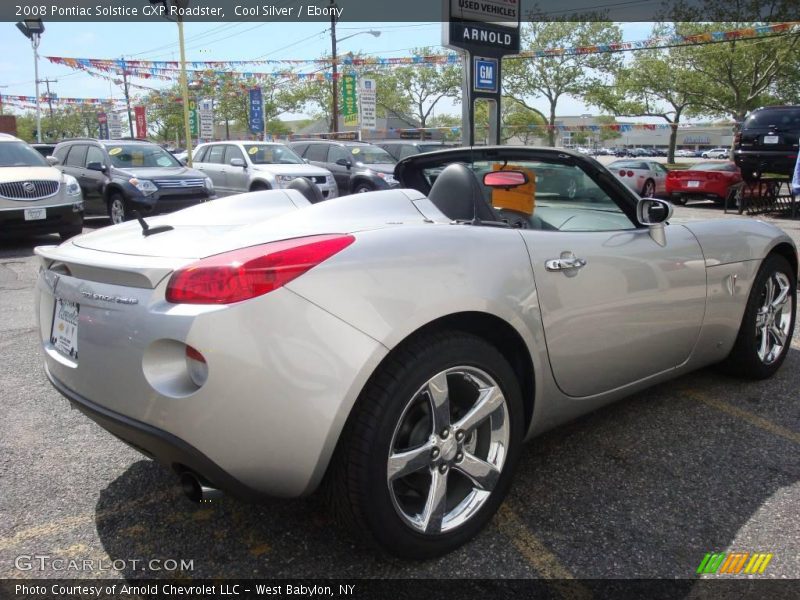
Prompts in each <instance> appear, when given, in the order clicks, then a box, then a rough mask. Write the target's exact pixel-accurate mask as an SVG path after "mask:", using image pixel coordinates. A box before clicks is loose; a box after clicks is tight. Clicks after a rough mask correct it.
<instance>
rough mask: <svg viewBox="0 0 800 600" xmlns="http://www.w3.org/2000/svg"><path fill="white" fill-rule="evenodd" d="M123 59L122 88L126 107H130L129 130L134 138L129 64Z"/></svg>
mask: <svg viewBox="0 0 800 600" xmlns="http://www.w3.org/2000/svg"><path fill="white" fill-rule="evenodd" d="M120 58H121V59H122V88H123V91H124V92H125V106H127V107H128V129H129V130H130V132H131V137H133V119H131V96H130V93H129V92H128V70H127V69H128V63H126V62H125V57H124V56H122V57H120Z"/></svg>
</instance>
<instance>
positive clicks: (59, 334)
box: [50, 297, 81, 361]
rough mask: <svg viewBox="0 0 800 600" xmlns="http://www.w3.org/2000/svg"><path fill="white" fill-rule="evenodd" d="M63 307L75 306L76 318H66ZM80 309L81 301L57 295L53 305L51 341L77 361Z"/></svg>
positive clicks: (60, 351) (54, 345)
mask: <svg viewBox="0 0 800 600" xmlns="http://www.w3.org/2000/svg"><path fill="white" fill-rule="evenodd" d="M62 308H74V315H75V316H74V319H72V320H69V319H66V318H64V315H65V313H64V312H63V310H60V309H62ZM80 310H81V305H80V303H78V302H73V301H72V300H65V299H64V298H58V297H57V298H56V299H55V304H54V306H53V323H52V325H51V327H50V343H51V344H53V348H55V349H56V351H57V352H58V353H59V354H62V355H63V356H66V357H67V358H69V359H72V360H75V361H77V360H78V325H79V323H80ZM73 321H74V322H73Z"/></svg>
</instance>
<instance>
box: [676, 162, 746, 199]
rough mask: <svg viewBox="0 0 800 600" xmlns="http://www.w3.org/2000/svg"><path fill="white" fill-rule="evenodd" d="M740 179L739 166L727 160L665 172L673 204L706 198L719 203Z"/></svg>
mask: <svg viewBox="0 0 800 600" xmlns="http://www.w3.org/2000/svg"><path fill="white" fill-rule="evenodd" d="M741 181H742V174H741V173H740V172H739V167H737V166H736V165H735V164H734V163H733V162H731V161H729V160H728V161H724V162H702V163H697V164H694V165H692V166H691V167H689V168H688V169H685V170H677V171H670V172H669V173H667V182H666V184H667V194H668V195H669V198H670V200H671V201H672V202H673V203H675V204H686V202H687V200H705V199H708V198H710V199H712V200H714V201H715V202H718V203H720V204H721V203H723V202H724V201H725V198H727V197H728V194H730V193H731V186H733V185H735V184H737V183H739V182H741Z"/></svg>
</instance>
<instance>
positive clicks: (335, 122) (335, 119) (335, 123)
mask: <svg viewBox="0 0 800 600" xmlns="http://www.w3.org/2000/svg"><path fill="white" fill-rule="evenodd" d="M331 7H333V8H335V7H336V3H335V2H334V0H331ZM363 34H368V35H371V36H373V37H380V35H381V32H380V31H378V30H376V29H369V30H367V31H359V32H357V33H351V34H350V35H346V36H344V37H343V38H341V39H340V40H339V41H340V42H343V41H344V40H349V39H350V38H351V37H355V36H357V35H363ZM336 59H337V56H336V11H331V61H332V67H333V68H332V70H331V73H332V77H333V81H332V82H331V85H332V86H333V88H332V97H333V98H332V102H331V133H335V132H336V130H337V129H338V128H339V86H338V83H339V82H338V81H337V79H338V77H337V74H338V68H337V67H338V65H337V64H336Z"/></svg>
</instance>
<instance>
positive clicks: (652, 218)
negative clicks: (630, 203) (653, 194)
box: [636, 198, 673, 246]
mask: <svg viewBox="0 0 800 600" xmlns="http://www.w3.org/2000/svg"><path fill="white" fill-rule="evenodd" d="M672 212H673V208H672V204H671V203H670V202H667V201H666V200H660V199H658V198H640V199H639V202H638V203H637V204H636V219H637V220H638V221H639V223H641V224H642V225H647V226H649V227H650V237H652V238H653V241H655V242H656V243H657V244H658V245H659V246H666V245H667V236H666V234H665V232H664V223H666V222H667V221H669V220H670V219H671V218H672Z"/></svg>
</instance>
